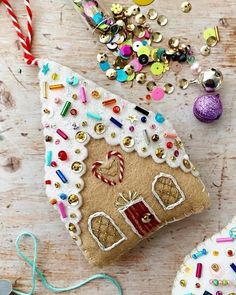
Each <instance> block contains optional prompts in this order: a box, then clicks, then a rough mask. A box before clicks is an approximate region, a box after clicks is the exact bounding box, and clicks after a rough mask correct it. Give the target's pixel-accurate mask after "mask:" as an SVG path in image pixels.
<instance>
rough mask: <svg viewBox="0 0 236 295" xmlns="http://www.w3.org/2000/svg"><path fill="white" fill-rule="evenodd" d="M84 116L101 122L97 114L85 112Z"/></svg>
mask: <svg viewBox="0 0 236 295" xmlns="http://www.w3.org/2000/svg"><path fill="white" fill-rule="evenodd" d="M86 115H87V117H88V118H91V119H95V120H97V121H101V120H102V117H101V116H100V115H99V114H96V113H92V112H87V113H86Z"/></svg>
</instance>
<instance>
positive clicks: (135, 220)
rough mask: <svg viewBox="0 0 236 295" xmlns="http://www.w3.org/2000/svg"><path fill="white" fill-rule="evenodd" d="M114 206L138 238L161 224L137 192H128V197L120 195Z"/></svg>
mask: <svg viewBox="0 0 236 295" xmlns="http://www.w3.org/2000/svg"><path fill="white" fill-rule="evenodd" d="M116 206H117V207H118V208H119V209H118V210H119V212H120V213H121V214H122V216H123V217H124V219H125V221H126V223H127V224H128V225H129V226H130V227H131V228H132V230H133V232H134V233H135V234H137V235H138V236H139V237H140V238H142V237H143V236H146V235H148V234H149V233H150V232H153V231H154V230H155V229H156V227H157V226H159V225H160V224H161V221H160V219H159V218H158V217H157V216H156V214H155V212H154V211H153V209H152V208H151V207H150V206H149V205H148V204H147V202H146V201H145V200H144V199H143V197H142V196H141V195H139V194H138V193H137V192H131V191H129V195H128V197H125V196H124V194H121V193H120V194H119V197H118V199H117V202H116Z"/></svg>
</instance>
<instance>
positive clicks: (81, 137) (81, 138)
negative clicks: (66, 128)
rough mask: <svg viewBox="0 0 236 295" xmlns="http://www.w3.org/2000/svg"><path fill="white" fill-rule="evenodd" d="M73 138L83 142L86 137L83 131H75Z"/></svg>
mask: <svg viewBox="0 0 236 295" xmlns="http://www.w3.org/2000/svg"><path fill="white" fill-rule="evenodd" d="M75 139H76V140H77V141H78V142H84V141H85V140H86V139H87V134H86V133H85V132H84V131H79V132H77V133H76V135H75Z"/></svg>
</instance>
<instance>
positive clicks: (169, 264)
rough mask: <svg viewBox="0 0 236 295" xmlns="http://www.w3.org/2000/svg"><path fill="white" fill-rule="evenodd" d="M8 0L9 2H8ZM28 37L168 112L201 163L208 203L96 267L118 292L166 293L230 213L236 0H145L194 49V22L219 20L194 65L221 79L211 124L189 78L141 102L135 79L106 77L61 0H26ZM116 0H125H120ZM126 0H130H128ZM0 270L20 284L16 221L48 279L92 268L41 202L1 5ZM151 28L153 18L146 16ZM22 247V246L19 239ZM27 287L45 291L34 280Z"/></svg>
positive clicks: (18, 64) (37, 154)
mask: <svg viewBox="0 0 236 295" xmlns="http://www.w3.org/2000/svg"><path fill="white" fill-rule="evenodd" d="M16 2H17V3H16ZM32 2H33V3H32V8H33V11H34V28H35V38H34V44H33V52H34V54H35V55H36V56H39V57H48V58H50V59H52V60H55V61H57V62H59V63H62V64H64V65H67V66H70V67H72V68H73V69H74V70H76V71H80V72H81V73H83V74H84V75H85V76H86V77H87V78H90V79H93V80H95V81H96V82H98V83H100V84H101V85H103V86H105V87H106V88H108V89H109V90H112V91H115V92H116V93H117V94H120V95H123V96H124V97H126V98H127V99H129V100H130V101H133V102H136V103H140V102H141V103H142V105H143V106H145V107H147V108H149V109H152V110H154V111H156V110H157V109H159V110H160V111H162V112H163V113H165V114H166V116H167V117H168V118H171V120H172V121H173V123H174V125H175V127H176V129H177V130H178V132H179V134H180V136H181V137H182V139H183V141H184V142H185V146H186V148H187V150H188V151H189V153H190V155H191V159H192V161H193V162H195V163H196V165H197V166H198V168H199V169H200V171H201V174H202V178H203V180H204V182H205V183H206V186H207V188H208V190H209V191H210V193H211V196H212V200H213V204H212V207H211V208H210V209H209V210H208V211H206V212H204V213H203V214H201V215H198V216H193V217H191V218H189V219H187V220H184V221H182V222H178V223H175V224H172V225H170V226H168V227H166V228H164V229H162V230H161V231H160V232H159V233H158V234H157V235H156V236H155V237H153V238H151V239H149V240H146V241H145V242H143V243H142V244H141V245H139V246H138V247H137V248H136V249H134V250H132V251H131V252H130V253H129V254H127V255H125V256H124V257H123V258H122V259H121V260H120V261H119V262H118V263H116V264H115V265H114V266H110V267H107V268H104V269H103V270H102V272H105V273H109V274H111V275H113V276H115V277H117V278H118V279H119V281H120V282H121V284H122V286H123V288H124V294H129V295H150V294H153V295H154V294H155V295H162V294H163V295H164V294H165V295H166V294H170V292H171V291H170V290H171V285H172V282H173V280H174V277H175V273H176V271H177V269H178V266H179V264H180V263H181V262H182V259H183V257H184V256H185V254H187V253H188V252H189V251H190V250H191V249H192V248H193V247H194V246H195V245H196V244H197V243H198V242H199V241H202V240H203V239H205V238H206V237H207V236H210V235H211V234H213V233H214V232H215V231H218V230H219V229H220V228H221V227H223V226H224V225H225V224H226V223H227V222H228V221H229V220H230V219H231V218H232V216H233V215H234V214H235V207H234V206H235V185H236V180H235V179H236V172H235V171H236V161H235V159H236V154H235V145H236V116H235V113H236V106H235V100H236V94H235V93H236V86H235V85H236V84H235V74H236V66H235V65H236V42H235V39H236V18H235V15H236V1H235V0H225V1H217V0H200V1H192V4H193V10H192V11H191V13H189V14H183V13H182V12H181V10H180V5H181V2H182V1H181V0H176V1H164V0H159V1H156V2H154V4H153V6H155V7H156V8H157V9H158V11H159V13H162V14H166V15H167V16H168V18H169V23H168V25H167V26H166V27H165V28H163V29H161V32H162V33H163V34H164V37H165V40H164V42H163V44H165V43H166V40H168V38H170V37H172V36H179V37H181V38H187V39H188V40H190V42H191V44H192V45H193V47H194V48H195V49H196V50H197V49H199V48H200V47H201V46H202V44H203V40H202V37H201V35H202V31H203V30H204V29H205V28H207V27H211V26H214V25H216V24H218V25H219V28H220V33H221V42H220V43H219V44H218V46H217V47H215V48H214V49H213V50H212V54H211V55H210V56H209V57H208V58H203V57H201V56H198V58H199V60H200V61H201V63H202V65H203V67H204V68H207V67H209V66H214V67H219V68H220V69H222V71H223V73H224V77H225V82H224V88H223V89H222V90H221V91H220V93H221V95H222V100H223V104H224V116H223V117H222V118H221V119H220V120H219V121H218V122H217V123H215V124H212V125H204V124H201V123H199V122H197V121H196V120H195V119H194V117H193V115H192V104H193V99H194V97H196V96H197V95H199V93H200V90H199V88H198V87H197V86H194V87H191V88H189V89H188V90H187V91H183V92H181V91H179V90H178V89H177V90H176V91H175V93H174V94H173V95H171V96H169V97H166V98H165V99H164V100H163V102H161V103H156V102H151V103H150V104H149V105H146V104H147V103H146V102H145V101H143V102H142V101H141V100H140V98H141V97H144V95H145V94H146V92H145V87H141V86H138V85H134V86H133V87H132V88H130V85H128V84H126V85H122V87H120V84H116V83H114V82H111V81H108V80H107V79H106V77H105V76H104V75H103V74H101V73H100V71H99V70H98V67H97V65H96V54H97V52H99V51H101V50H103V46H102V45H101V44H99V43H98V42H97V39H96V36H95V35H94V36H93V35H92V34H90V32H89V31H88V30H87V28H86V27H85V26H84V24H83V23H82V21H81V19H80V18H79V16H78V14H77V13H76V12H75V11H74V9H73V7H72V5H71V3H70V1H69V0H51V1H42V0H41V1H32ZM123 2H125V1H123ZM128 2H129V3H130V4H131V0H130V1H128ZM22 3H23V1H14V7H15V8H16V11H17V12H18V15H19V19H20V21H21V23H22V24H24V23H25V10H24V9H23V5H22ZM111 3H112V1H111V0H109V1H105V4H106V5H107V6H109V5H110V4H111ZM0 26H1V30H0V44H1V46H0V81H1V82H0V274H1V275H0V276H1V277H3V278H8V279H10V280H12V281H13V282H16V287H17V288H19V289H22V290H27V289H29V288H30V284H31V281H30V270H29V268H28V267H27V266H26V265H25V264H24V263H22V262H21V261H19V259H18V257H17V255H16V252H15V246H14V241H15V238H16V236H17V235H18V234H19V233H20V232H21V231H22V230H24V229H27V230H31V231H33V232H34V233H35V234H36V235H37V236H38V238H39V239H40V248H39V267H40V268H41V269H42V270H43V273H44V274H45V275H46V276H47V278H48V280H49V281H50V282H53V283H55V284H56V285H57V286H67V285H69V284H71V283H74V282H78V281H79V280H81V279H83V278H86V277H87V276H89V275H91V274H94V273H96V272H99V271H101V270H99V269H97V268H95V267H91V266H89V265H88V264H87V262H86V261H85V259H84V258H83V256H82V254H81V253H80V251H79V250H78V248H77V246H76V245H74V244H73V243H72V242H71V238H70V237H69V236H68V233H67V232H66V231H65V229H64V227H63V226H62V225H61V222H60V221H59V219H58V216H57V213H56V212H54V210H53V208H52V207H51V206H49V204H48V200H47V197H46V196H45V192H44V186H43V184H42V182H43V162H44V146H43V137H42V126H41V124H40V103H39V95H38V93H39V85H38V81H37V68H33V67H29V66H26V65H25V64H24V62H23V59H22V51H21V50H20V47H19V42H18V41H17V38H16V35H15V32H14V30H13V29H12V27H11V25H10V22H9V18H8V16H7V15H6V13H5V9H4V8H3V6H2V5H1V9H0ZM154 27H155V28H156V29H157V30H160V28H158V26H157V24H154ZM184 76H186V77H188V76H189V68H188V67H184V69H183V70H182V72H181V73H180V74H179V75H178V76H175V75H174V74H173V72H169V73H168V74H167V75H165V76H164V78H163V79H162V80H161V82H160V85H163V83H165V82H173V83H175V81H176V79H178V78H181V77H184ZM26 252H27V253H29V255H30V253H31V251H30V248H29V245H28V246H27V247H26ZM37 294H44V295H47V294H49V292H47V291H45V290H44V289H43V287H42V285H41V284H40V283H38V287H37ZM71 294H86V295H95V294H103V295H104V294H109V295H110V294H116V292H115V290H114V288H113V287H111V286H110V284H109V283H106V284H102V283H99V282H96V283H92V284H90V285H88V286H85V287H83V288H82V289H80V290H78V291H74V292H71Z"/></svg>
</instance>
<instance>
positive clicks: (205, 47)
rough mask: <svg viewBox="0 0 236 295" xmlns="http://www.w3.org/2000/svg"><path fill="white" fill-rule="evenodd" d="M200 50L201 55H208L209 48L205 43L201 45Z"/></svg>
mask: <svg viewBox="0 0 236 295" xmlns="http://www.w3.org/2000/svg"><path fill="white" fill-rule="evenodd" d="M200 52H201V55H203V56H208V55H210V53H211V48H210V47H209V46H207V45H204V46H202V47H201V49H200Z"/></svg>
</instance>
